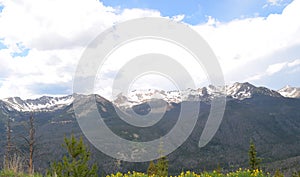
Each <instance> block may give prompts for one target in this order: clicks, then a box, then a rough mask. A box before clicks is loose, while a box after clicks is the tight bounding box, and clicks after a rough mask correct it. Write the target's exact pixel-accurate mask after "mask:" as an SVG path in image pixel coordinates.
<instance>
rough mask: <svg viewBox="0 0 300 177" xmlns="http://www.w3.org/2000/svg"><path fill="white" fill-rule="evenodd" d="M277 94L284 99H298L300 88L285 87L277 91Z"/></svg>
mask: <svg viewBox="0 0 300 177" xmlns="http://www.w3.org/2000/svg"><path fill="white" fill-rule="evenodd" d="M278 92H279V93H280V94H281V95H282V96H284V97H289V98H300V88H296V87H291V86H289V85H287V86H285V87H283V88H282V89H280V90H278Z"/></svg>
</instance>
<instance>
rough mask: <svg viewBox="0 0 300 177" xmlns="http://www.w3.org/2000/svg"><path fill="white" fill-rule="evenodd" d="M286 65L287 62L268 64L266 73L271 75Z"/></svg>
mask: <svg viewBox="0 0 300 177" xmlns="http://www.w3.org/2000/svg"><path fill="white" fill-rule="evenodd" d="M286 65H287V63H276V64H273V65H270V66H269V67H268V68H267V70H266V73H267V74H268V75H273V74H275V73H278V72H279V71H281V70H282V69H283V68H284V67H285V66H286Z"/></svg>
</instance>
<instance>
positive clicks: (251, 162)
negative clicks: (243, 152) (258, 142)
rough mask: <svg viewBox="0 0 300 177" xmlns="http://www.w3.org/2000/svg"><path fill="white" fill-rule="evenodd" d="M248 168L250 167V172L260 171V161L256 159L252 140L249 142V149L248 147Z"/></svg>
mask: <svg viewBox="0 0 300 177" xmlns="http://www.w3.org/2000/svg"><path fill="white" fill-rule="evenodd" d="M248 155H249V166H250V170H251V171H254V170H256V169H260V162H261V159H260V158H258V157H257V151H256V148H255V145H254V143H253V140H252V139H251V140H250V147H249V152H248Z"/></svg>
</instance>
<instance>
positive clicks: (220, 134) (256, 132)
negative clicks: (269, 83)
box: [0, 83, 300, 174]
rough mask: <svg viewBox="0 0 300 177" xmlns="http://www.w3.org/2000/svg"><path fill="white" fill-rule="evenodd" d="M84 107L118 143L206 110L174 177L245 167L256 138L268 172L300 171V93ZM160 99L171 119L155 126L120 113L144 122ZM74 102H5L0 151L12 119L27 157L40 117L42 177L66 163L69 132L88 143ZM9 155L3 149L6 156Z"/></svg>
mask: <svg viewBox="0 0 300 177" xmlns="http://www.w3.org/2000/svg"><path fill="white" fill-rule="evenodd" d="M224 94H226V108H225V113H224V117H223V120H222V123H221V125H220V127H219V129H218V131H217V133H216V135H215V136H214V138H213V139H212V141H211V142H209V143H208V145H207V146H205V147H203V148H198V141H199V137H200V135H201V133H202V130H203V128H204V126H205V123H206V121H207V119H208V115H209V113H210V107H211V101H212V100H213V99H215V98H217V97H218V96H220V95H224ZM77 96H78V97H77V98H79V99H80V102H81V103H82V104H84V103H87V102H89V101H91V100H92V99H95V100H96V103H97V107H98V111H99V112H100V114H101V116H102V117H103V119H104V121H105V123H106V124H107V126H108V127H109V128H110V129H111V130H112V131H113V132H114V133H115V134H117V135H118V136H120V137H122V138H125V139H128V140H133V141H141V142H144V141H149V140H153V139H155V138H159V137H161V136H163V135H165V134H167V133H168V132H169V131H170V130H171V129H172V127H173V126H174V125H175V124H176V122H177V120H178V116H179V113H180V110H181V109H180V108H181V106H182V104H183V103H184V102H189V103H196V102H197V103H200V112H199V115H198V121H197V123H196V125H195V128H194V130H193V132H192V134H191V136H190V137H189V138H188V140H187V141H186V142H185V143H184V144H183V145H182V146H180V147H179V148H178V149H177V150H175V151H174V152H172V153H171V154H170V155H168V159H169V162H170V174H172V173H177V172H179V171H181V170H182V169H184V170H193V171H195V172H197V171H200V170H211V169H215V168H216V167H217V166H218V165H219V166H222V167H224V169H223V170H225V171H226V170H227V171H229V170H233V169H236V168H238V167H246V166H247V163H248V160H247V152H248V147H249V141H250V139H253V140H254V142H255V144H256V147H257V151H258V155H259V156H260V157H261V158H263V161H262V164H263V168H264V169H266V170H267V171H274V170H275V169H277V168H281V170H282V171H284V172H285V173H286V174H290V173H292V172H293V171H295V170H300V164H299V162H300V111H299V107H300V88H293V87H290V86H286V87H284V88H282V89H280V90H278V91H274V90H271V89H268V88H266V87H256V86H254V85H252V84H250V83H235V84H233V85H230V86H225V87H218V86H212V85H209V86H207V87H203V88H199V89H186V90H183V91H162V90H155V89H148V90H134V91H132V92H130V93H129V94H128V95H125V94H124V93H121V94H119V95H117V97H116V98H115V99H113V100H107V99H105V98H104V97H101V96H100V95H77ZM157 100H162V101H164V102H166V103H167V104H168V109H167V112H166V113H165V114H164V116H163V118H162V119H161V120H160V121H158V122H157V124H155V125H153V126H151V127H145V128H144V127H143V128H138V127H135V126H132V125H129V124H127V123H126V122H124V121H123V120H122V119H120V118H119V117H118V114H117V113H116V111H117V110H116V109H120V110H125V111H126V110H128V109H130V108H133V110H134V111H135V112H136V113H137V114H140V115H145V114H147V113H148V112H149V104H148V103H149V102H151V101H157ZM73 102H74V97H73V96H72V95H69V96H64V97H49V96H43V97H41V98H37V99H27V100H22V99H21V98H18V97H13V98H6V99H2V100H0V146H1V147H5V141H6V134H5V131H6V123H7V120H8V119H7V118H10V120H12V131H13V135H14V145H15V148H16V149H17V150H16V152H23V154H26V152H27V149H28V148H27V147H26V143H25V142H24V140H22V138H20V137H21V136H20V135H27V134H28V132H27V128H26V124H27V123H28V119H29V116H30V115H31V112H34V117H35V126H36V137H37V140H36V142H37V150H36V153H35V167H36V171H44V170H45V169H46V168H48V167H49V162H51V161H54V160H57V159H60V158H61V157H62V155H63V154H65V151H64V150H63V149H62V148H61V144H62V143H63V136H69V135H70V134H71V133H73V134H75V135H76V136H82V132H81V130H80V128H79V126H78V123H77V121H76V117H75V114H74V108H73V106H74V105H73ZM85 142H86V143H87V144H88V145H89V147H90V149H91V150H92V158H93V160H94V161H95V162H97V163H98V166H99V167H100V170H101V171H102V172H104V173H111V172H116V171H124V172H125V171H127V170H135V171H145V170H146V168H147V165H148V163H147V162H145V163H128V162H119V161H116V160H115V159H112V158H110V157H108V156H107V155H104V154H103V153H101V152H99V151H98V150H96V149H95V148H94V147H93V145H91V144H89V142H88V141H87V140H86V139H85ZM3 153H4V148H2V149H1V150H0V155H3Z"/></svg>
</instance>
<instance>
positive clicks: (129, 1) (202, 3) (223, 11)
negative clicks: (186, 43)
mask: <svg viewBox="0 0 300 177" xmlns="http://www.w3.org/2000/svg"><path fill="white" fill-rule="evenodd" d="M102 2H103V3H104V5H108V6H112V7H119V8H121V9H125V8H146V9H155V10H158V11H160V12H161V14H162V15H163V16H171V17H172V16H175V15H178V14H184V15H185V16H186V17H185V19H184V20H183V21H184V22H186V23H189V24H192V25H196V24H199V23H205V22H206V20H207V17H208V16H212V17H214V18H216V19H217V20H218V21H221V22H228V21H231V20H234V19H237V18H248V17H255V16H261V17H266V16H268V15H269V14H271V13H281V12H282V10H283V9H284V8H285V6H286V5H288V4H289V3H290V2H291V0H284V1H278V4H276V5H275V4H274V5H272V3H270V2H268V1H264V0H210V1H207V0H189V1H183V0H164V1H161V0H126V1H124V0H103V1H102Z"/></svg>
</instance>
